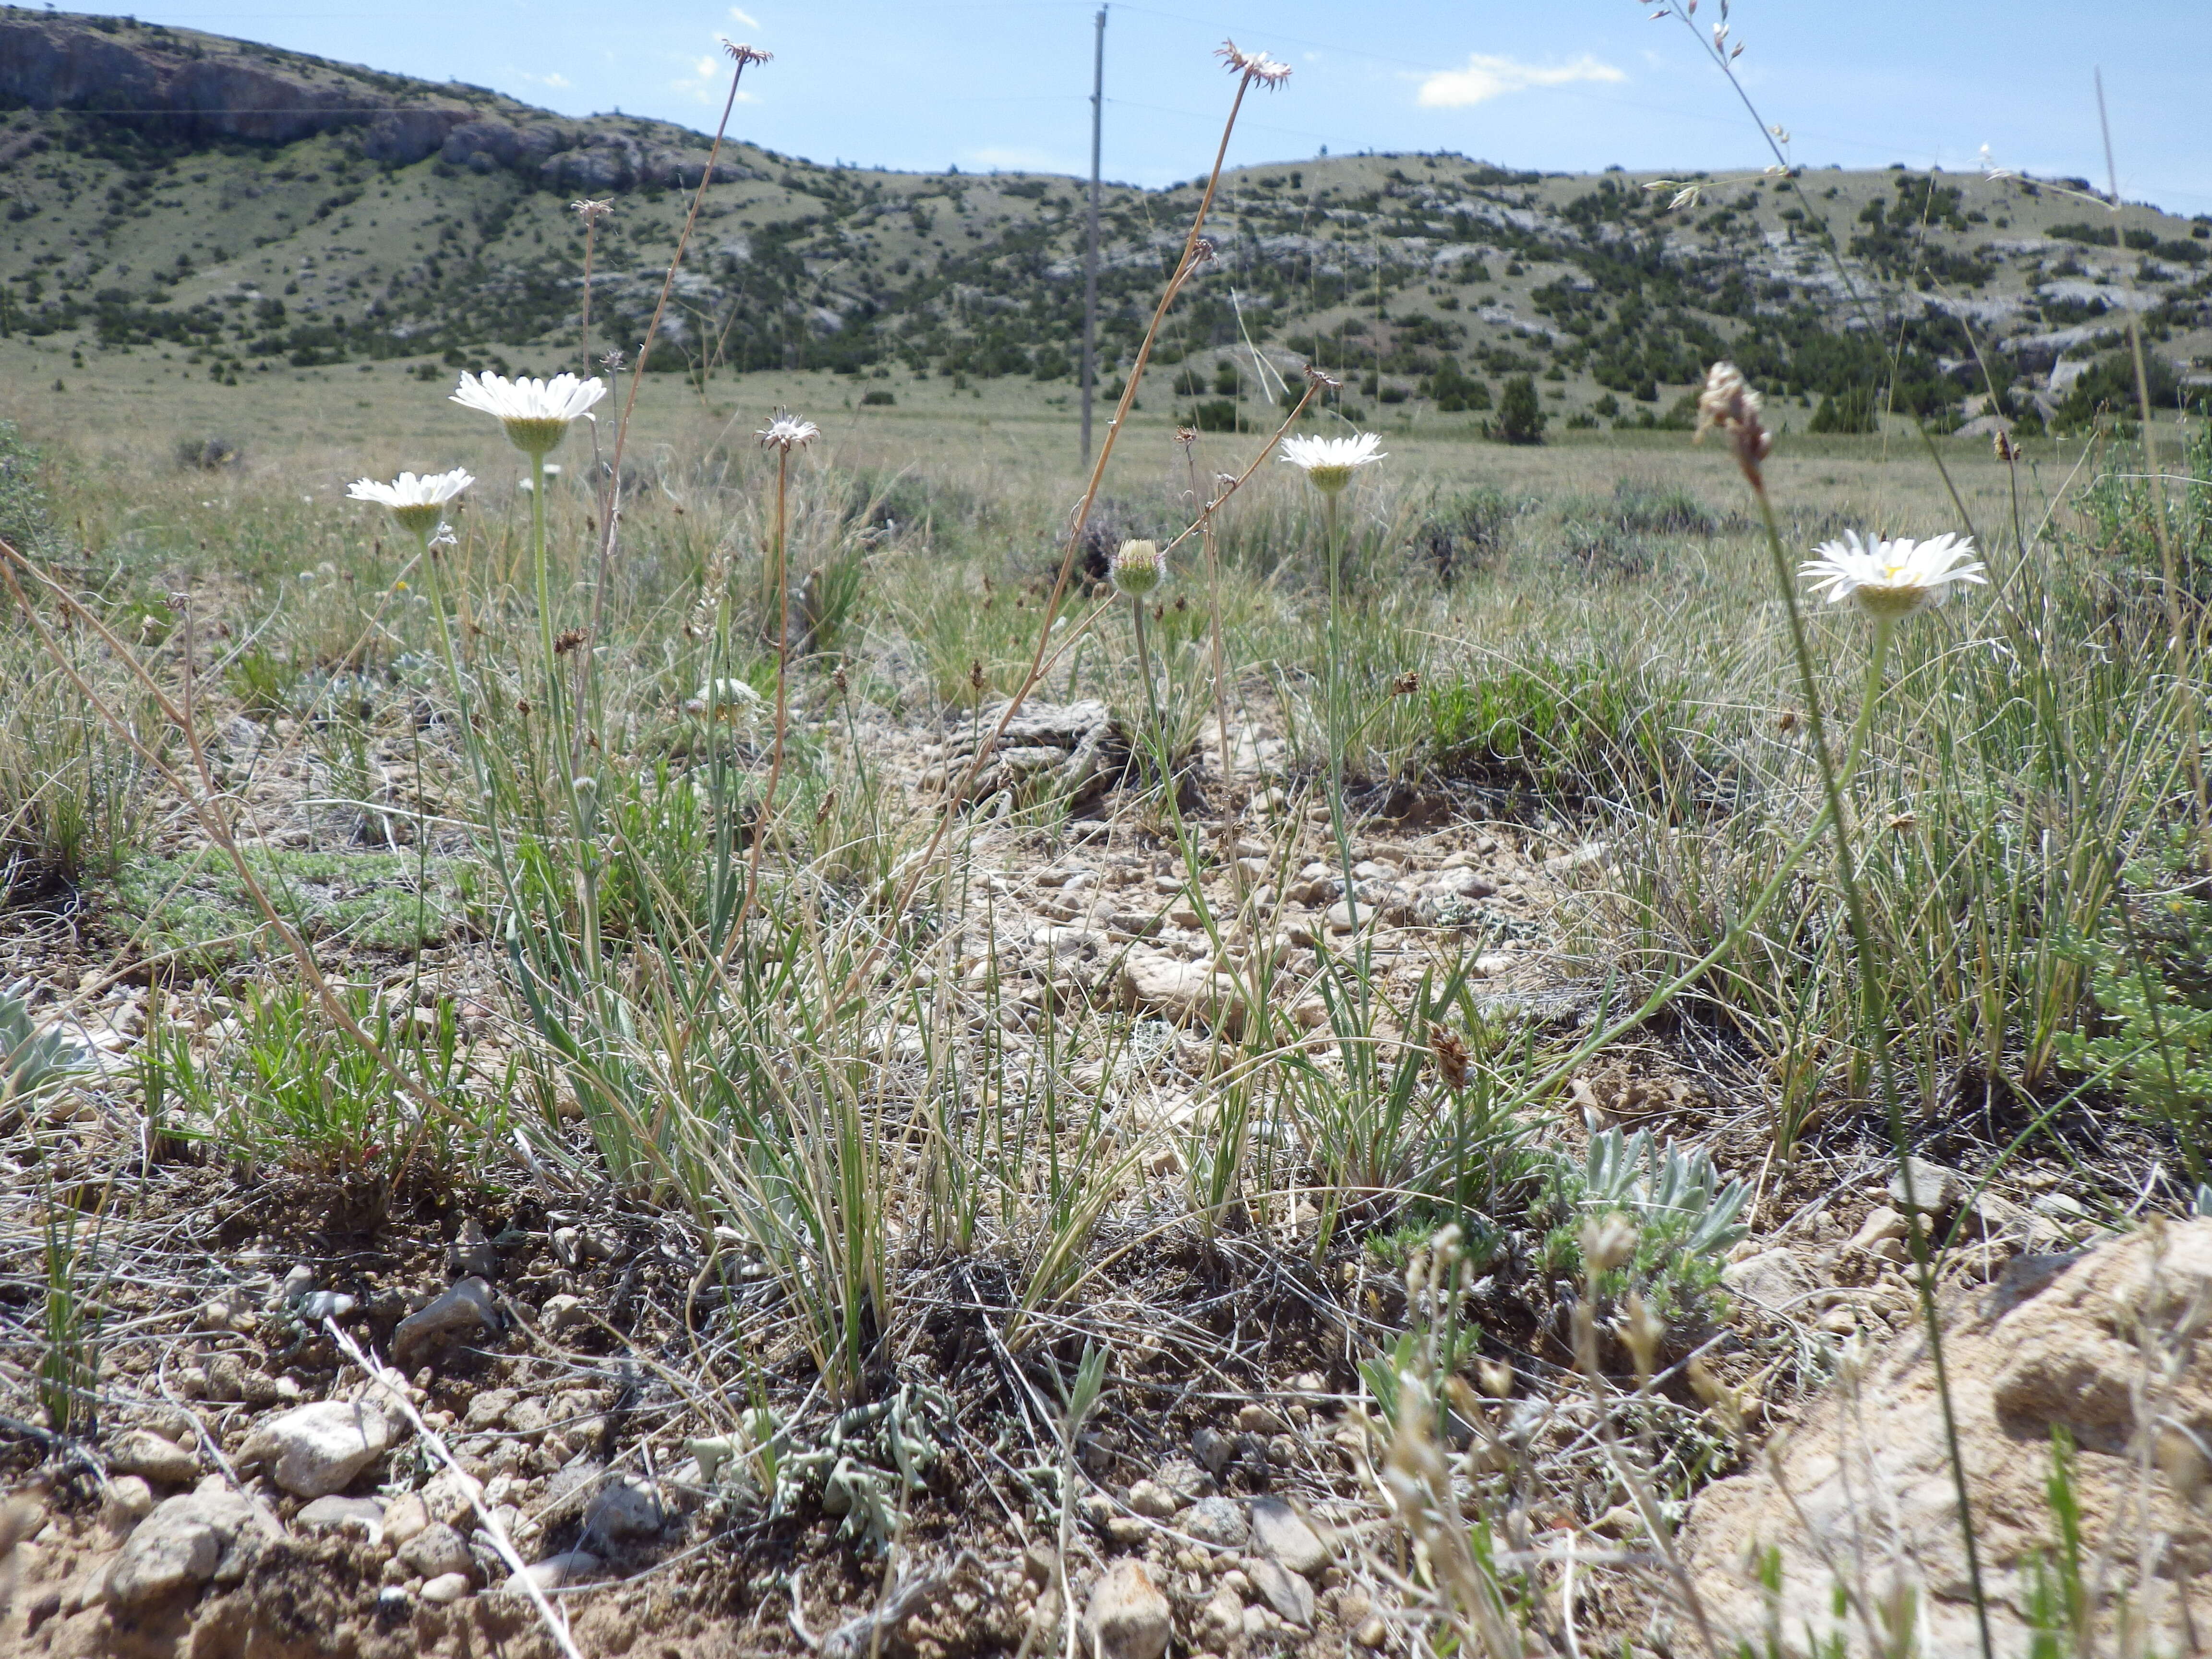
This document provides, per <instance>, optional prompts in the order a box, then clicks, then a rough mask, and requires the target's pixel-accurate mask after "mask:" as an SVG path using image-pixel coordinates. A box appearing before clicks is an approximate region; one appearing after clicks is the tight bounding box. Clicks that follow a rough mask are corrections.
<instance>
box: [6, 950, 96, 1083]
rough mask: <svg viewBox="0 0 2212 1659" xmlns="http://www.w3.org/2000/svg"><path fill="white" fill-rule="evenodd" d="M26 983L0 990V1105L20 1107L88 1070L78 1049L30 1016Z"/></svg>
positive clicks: (73, 1042) (76, 1044)
mask: <svg viewBox="0 0 2212 1659" xmlns="http://www.w3.org/2000/svg"><path fill="white" fill-rule="evenodd" d="M30 990H31V981H28V980H18V981H15V984H13V985H11V986H9V987H8V988H7V989H6V990H5V991H4V992H0V1106H9V1105H12V1106H14V1107H15V1108H16V1109H19V1110H20V1109H23V1108H24V1107H26V1106H27V1105H28V1104H29V1103H33V1102H35V1101H37V1100H39V1099H40V1098H41V1097H44V1096H46V1095H48V1094H51V1093H52V1092H53V1091H55V1090H57V1089H59V1088H62V1087H63V1086H64V1085H67V1084H68V1083H70V1081H71V1080H72V1079H76V1078H79V1077H82V1076H83V1075H85V1074H86V1073H88V1072H89V1071H91V1070H92V1069H93V1066H92V1060H91V1058H90V1056H89V1054H88V1053H87V1051H86V1049H85V1047H84V1045H83V1044H82V1042H78V1041H76V1039H75V1038H73V1037H72V1036H70V1034H69V1032H67V1031H66V1030H61V1029H59V1028H57V1027H52V1026H49V1027H47V1028H46V1030H40V1029H39V1027H38V1024H37V1023H36V1022H35V1021H33V1019H32V1018H31V1005H30V1000H29V993H30Z"/></svg>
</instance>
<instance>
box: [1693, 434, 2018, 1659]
mask: <svg viewBox="0 0 2212 1659" xmlns="http://www.w3.org/2000/svg"><path fill="white" fill-rule="evenodd" d="M1756 419H1757V416H1756V413H1755V406H1754V413H1753V416H1751V420H1752V421H1753V422H1754V423H1755V422H1756ZM1731 438H1732V440H1733V441H1734V443H1735V448H1736V453H1737V459H1738V462H1739V465H1741V469H1742V471H1743V475H1744V477H1745V480H1746V481H1747V483H1749V484H1750V486H1751V491H1752V495H1753V499H1754V500H1756V501H1757V502H1758V504H1759V522H1760V524H1761V525H1762V526H1764V528H1765V532H1766V548H1767V553H1768V556H1769V557H1770V559H1771V561H1772V567H1773V574H1774V580H1775V584H1776V586H1777V588H1778V591H1779V593H1780V596H1781V599H1782V603H1783V606H1784V613H1785V614H1786V616H1787V617H1788V618H1789V623H1790V654H1791V656H1792V658H1793V659H1795V661H1796V668H1797V686H1798V693H1799V695H1800V696H1802V698H1803V700H1804V706H1805V711H1806V716H1805V717H1806V724H1807V728H1808V730H1807V741H1808V747H1810V749H1811V750H1812V751H1813V757H1814V764H1815V766H1816V767H1817V769H1818V770H1819V774H1820V792H1821V794H1822V796H1823V797H1824V798H1825V799H1826V803H1827V811H1826V819H1827V823H1828V825H1829V827H1830V829H1831V831H1832V834H1833V836H1834V840H1835V852H1836V879H1837V883H1838V886H1839V887H1840V888H1841V889H1842V891H1843V895H1844V908H1845V914H1846V915H1847V916H1848V917H1849V918H1850V933H1851V950H1852V954H1853V956H1854V957H1855V958H1856V959H1857V966H1858V982H1859V998H1860V1018H1861V1019H1862V1020H1863V1025H1864V1030H1865V1032H1866V1036H1867V1040H1868V1042H1869V1044H1870V1045H1871V1047H1872V1048H1873V1050H1874V1056H1875V1071H1876V1076H1877V1079H1878V1080H1879V1083H1880V1085H1881V1102H1882V1109H1883V1113H1884V1115H1885V1116H1886V1118H1887V1121H1888V1125H1889V1135H1890V1144H1891V1146H1892V1148H1893V1150H1894V1152H1895V1153H1896V1155H1897V1160H1898V1169H1899V1176H1900V1178H1901V1180H1902V1182H1903V1184H1904V1188H1905V1232H1906V1235H1907V1237H1908V1238H1909V1239H1910V1241H1911V1250H1912V1260H1913V1268H1914V1277H1915V1279H1916V1288H1917V1292H1918V1296H1919V1302H1920V1312H1921V1318H1922V1322H1923V1325H1924V1326H1925V1327H1926V1328H1927V1332H1928V1348H1929V1361H1930V1364H1932V1365H1933V1367H1934V1369H1935V1374H1936V1398H1937V1400H1938V1401H1939V1402H1940V1404H1941V1406H1942V1416H1943V1440H1944V1447H1945V1450H1946V1452H1947V1454H1948V1458H1949V1461H1950V1465H1951V1483H1952V1486H1953V1488H1954V1491H1955V1492H1956V1493H1957V1496H1958V1500H1959V1532H1960V1541H1961V1543H1962V1544H1963V1546H1964V1548H1965V1551H1966V1580H1967V1583H1968V1586H1969V1589H1970V1590H1971V1593H1972V1597H1973V1602H1974V1622H1975V1626H1976V1629H1977V1632H1978V1635H1979V1637H1980V1640H1981V1649H1982V1659H1994V1655H1995V1650H1994V1648H1993V1646H1992V1644H1991V1638H1990V1614H1989V1604H1988V1601H1987V1600H1986V1598H1985V1596H1984V1590H1983V1585H1982V1568H1981V1555H1980V1551H1979V1548H1978V1542H1977V1537H1976V1528H1975V1523H1974V1516H1973V1510H1972V1494H1971V1493H1970V1492H1969V1491H1968V1488H1967V1485H1966V1461H1965V1458H1964V1455H1962V1453H1961V1452H1960V1446H1959V1427H1958V1417H1957V1413H1956V1410H1955V1408H1954V1404H1953V1401H1952V1395H1951V1385H1950V1374H1949V1371H1948V1368H1947V1367H1946V1365H1945V1364H1944V1358H1943V1326H1942V1316H1941V1315H1940V1313H1939V1312H1938V1310H1937V1309H1936V1269H1935V1263H1934V1260H1933V1257H1932V1255H1931V1254H1930V1249H1929V1237H1928V1234H1929V1229H1928V1228H1923V1226H1922V1225H1921V1217H1922V1215H1923V1206H1922V1204H1921V1200H1920V1194H1919V1192H1918V1191H1917V1187H1916V1177H1915V1175H1914V1171H1913V1160H1912V1143H1911V1136H1910V1134H1909V1133H1907V1131H1906V1129H1905V1103H1904V1098H1903V1096H1902V1094H1901V1093H1900V1091H1899V1088H1898V1083H1897V1073H1896V1067H1895V1065H1894V1063H1893V1060H1892V1057H1891V1054H1890V1048H1889V1042H1888V1024H1889V1012H1888V1006H1887V1000H1886V998H1885V996H1884V994H1883V987H1882V982H1881V974H1880V972H1879V970H1878V969H1877V967H1876V964H1875V952H1874V944H1875V936H1874V930H1873V928H1872V927H1871V926H1870V925H1869V921H1868V916H1867V905H1866V896H1865V893H1864V891H1863V889H1862V888H1861V886H1860V883H1859V878H1858V867H1857V857H1856V854H1855V851H1854V841H1855V837H1854V835H1853V830H1852V823H1851V818H1850V813H1849V811H1848V809H1847V807H1846V805H1845V802H1844V772H1845V768H1843V767H1839V766H1838V763H1837V761H1836V759H1835V757H1834V756H1833V755H1832V753H1831V751H1830V750H1829V747H1828V738H1827V732H1826V722H1825V720H1823V718H1822V715H1821V713H1820V684H1819V680H1818V677H1817V676H1816V675H1815V673H1814V668H1813V653H1812V647H1811V646H1810V645H1809V644H1808V642H1807V640H1806V637H1805V619H1804V616H1803V614H1802V611H1801V610H1800V608H1799V605H1798V599H1797V584H1796V574H1795V573H1794V572H1793V571H1792V570H1791V569H1790V556H1789V554H1788V553H1787V552H1786V551H1784V548H1783V544H1782V526H1781V524H1780V522H1779V521H1778V520H1777V519H1776V517H1775V513H1774V503H1773V502H1772V501H1771V499H1769V497H1768V495H1767V493H1766V480H1765V472H1764V471H1763V469H1762V467H1761V465H1760V461H1761V460H1762V459H1763V458H1764V456H1765V447H1764V446H1765V442H1766V438H1765V433H1764V431H1763V430H1756V429H1754V430H1749V431H1747V430H1744V429H1738V430H1735V431H1734V432H1732V433H1731ZM1890 626H1891V625H1890V624H1889V623H1887V621H1883V622H1881V623H1877V624H1876V627H1875V648H1874V650H1873V652H1872V653H1870V661H1869V674H1868V683H1867V693H1866V702H1865V703H1864V705H1863V712H1862V716H1861V720H1860V726H1862V727H1863V726H1864V725H1865V724H1866V723H1867V721H1868V720H1870V719H1871V717H1872V714H1873V710H1874V708H1875V702H1876V700H1877V698H1878V696H1879V693H1880V690H1881V678H1880V676H1881V667H1882V664H1883V661H1884V659H1886V658H1887V655H1888V651H1889V633H1890ZM1857 741H1858V733H1857V731H1855V732H1854V733H1853V737H1852V741H1851V743H1850V746H1849V747H1848V748H1847V750H1846V757H1847V760H1846V765H1847V764H1848V758H1849V757H1850V756H1851V755H1853V754H1854V753H1855V752H1856V750H1857ZM1933 1220H1934V1218H1933V1217H1932V1216H1930V1217H1929V1222H1930V1224H1931V1227H1932V1223H1933Z"/></svg>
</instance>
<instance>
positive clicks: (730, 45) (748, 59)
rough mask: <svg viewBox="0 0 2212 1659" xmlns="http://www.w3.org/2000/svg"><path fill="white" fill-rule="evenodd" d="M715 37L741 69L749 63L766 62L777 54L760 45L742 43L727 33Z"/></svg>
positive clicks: (725, 52) (726, 53) (727, 55)
mask: <svg viewBox="0 0 2212 1659" xmlns="http://www.w3.org/2000/svg"><path fill="white" fill-rule="evenodd" d="M714 38H715V39H716V40H720V42H721V43H722V51H723V52H724V54H725V55H726V57H728V58H729V59H730V61H731V62H732V63H733V64H736V65H737V66H738V68H739V69H743V68H744V66H745V65H746V64H765V63H767V62H768V61H769V59H771V58H774V57H775V53H774V52H763V51H762V50H761V49H760V48H759V47H758V46H744V45H742V44H740V43H739V42H738V41H735V40H731V39H730V37H729V36H728V35H726V34H720V35H716V36H715V37H714Z"/></svg>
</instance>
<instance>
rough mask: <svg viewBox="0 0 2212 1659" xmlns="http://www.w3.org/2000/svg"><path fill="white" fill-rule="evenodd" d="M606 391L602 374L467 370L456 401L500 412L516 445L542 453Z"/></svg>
mask: <svg viewBox="0 0 2212 1659" xmlns="http://www.w3.org/2000/svg"><path fill="white" fill-rule="evenodd" d="M606 395H607V386H606V382H605V381H604V380H600V379H599V377H598V376H597V375H593V376H592V378H591V379H590V380H578V379H577V378H576V377H575V376H574V375H573V374H556V375H555V376H554V377H553V378H552V379H551V380H533V379H532V378H531V377H530V376H529V375H527V374H526V375H523V376H521V377H520V378H519V379H516V380H508V379H507V376H505V375H504V374H462V376H461V384H460V386H459V389H458V390H457V391H455V392H454V393H453V402H455V403H457V404H459V405H460V406H461V407H462V408H464V409H475V410H482V411H483V413H485V414H487V415H489V416H494V417H495V418H496V419H497V420H498V421H499V422H500V424H501V425H502V426H504V427H505V428H507V441H509V442H510V443H512V444H513V446H514V447H516V448H517V449H520V450H521V451H522V452H523V453H525V454H528V455H533V456H542V455H544V454H545V453H546V452H548V451H549V450H550V449H551V448H552V447H554V446H555V445H556V444H558V443H559V442H560V441H561V440H562V439H563V438H565V437H567V436H568V427H569V423H570V422H573V421H574V420H575V419H576V418H577V417H578V416H582V415H584V414H586V413H587V412H588V411H589V410H590V409H591V407H592V404H595V403H597V402H599V399H600V398H604V397H605V396H606Z"/></svg>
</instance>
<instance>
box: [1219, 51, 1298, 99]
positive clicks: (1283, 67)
mask: <svg viewBox="0 0 2212 1659" xmlns="http://www.w3.org/2000/svg"><path fill="white" fill-rule="evenodd" d="M1213 55H1214V56H1215V57H1216V58H1219V59H1221V61H1222V62H1223V63H1224V64H1226V65H1228V68H1229V72H1230V73H1231V75H1241V76H1243V77H1244V78H1245V80H1247V81H1248V82H1253V83H1254V84H1255V85H1259V86H1262V87H1265V88H1267V90H1268V91H1270V92H1273V90H1274V89H1275V88H1277V87H1279V86H1281V85H1282V84H1283V82H1285V81H1287V80H1289V79H1290V78H1291V66H1290V65H1289V64H1283V63H1278V62H1277V61H1276V60H1275V59H1274V58H1270V57H1268V56H1267V53H1266V52H1240V51H1238V50H1237V43H1236V42H1235V41H1234V40H1224V41H1223V42H1222V43H1221V45H1220V47H1219V48H1218V50H1217V51H1216V52H1214V54H1213Z"/></svg>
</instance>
